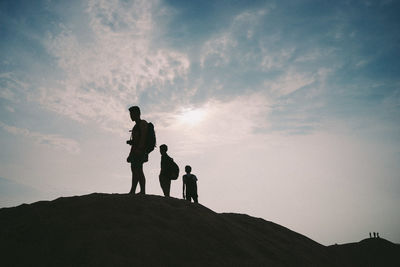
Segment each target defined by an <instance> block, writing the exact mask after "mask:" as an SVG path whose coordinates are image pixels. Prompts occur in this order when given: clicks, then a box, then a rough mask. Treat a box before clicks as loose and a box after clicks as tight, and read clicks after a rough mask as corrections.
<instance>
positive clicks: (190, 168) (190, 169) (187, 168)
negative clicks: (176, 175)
mask: <svg viewBox="0 0 400 267" xmlns="http://www.w3.org/2000/svg"><path fill="white" fill-rule="evenodd" d="M191 171H192V167H190V166H189V165H186V166H185V172H186V173H187V174H189V173H190V172H191Z"/></svg>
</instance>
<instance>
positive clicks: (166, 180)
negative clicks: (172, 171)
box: [165, 178, 171, 197]
mask: <svg viewBox="0 0 400 267" xmlns="http://www.w3.org/2000/svg"><path fill="white" fill-rule="evenodd" d="M170 190H171V180H170V179H168V178H166V179H165V191H166V194H165V196H166V197H169V192H170Z"/></svg>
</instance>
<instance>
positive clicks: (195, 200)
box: [193, 195, 199, 203]
mask: <svg viewBox="0 0 400 267" xmlns="http://www.w3.org/2000/svg"><path fill="white" fill-rule="evenodd" d="M193 202H194V203H199V202H198V201H197V195H194V196H193Z"/></svg>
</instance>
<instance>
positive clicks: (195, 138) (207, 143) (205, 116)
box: [158, 93, 271, 153]
mask: <svg viewBox="0 0 400 267" xmlns="http://www.w3.org/2000/svg"><path fill="white" fill-rule="evenodd" d="M270 107H271V103H270V100H269V99H268V98H267V97H266V96H265V95H263V94H261V93H254V94H251V95H245V96H239V97H236V98H233V99H231V100H229V101H220V100H217V99H210V100H209V101H207V102H206V103H204V104H202V105H201V106H197V107H186V108H182V109H181V110H177V111H176V113H174V114H170V113H168V114H166V115H162V114H158V117H160V118H164V122H163V123H162V124H161V125H160V127H159V129H158V130H159V133H160V136H168V137H169V138H170V140H166V141H165V142H167V141H168V142H169V143H172V144H174V147H177V148H178V150H179V151H180V153H203V152H205V151H207V149H208V148H210V147H218V146H224V145H238V144H239V143H240V142H242V140H244V139H247V138H251V137H252V136H255V135H256V134H257V133H256V132H257V129H259V128H266V127H268V126H269V122H268V114H269V112H270ZM161 142H162V141H161Z"/></svg>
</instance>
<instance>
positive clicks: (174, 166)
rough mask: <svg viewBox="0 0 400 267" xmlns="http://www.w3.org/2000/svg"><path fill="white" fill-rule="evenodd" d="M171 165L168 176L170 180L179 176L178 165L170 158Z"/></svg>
mask: <svg viewBox="0 0 400 267" xmlns="http://www.w3.org/2000/svg"><path fill="white" fill-rule="evenodd" d="M170 164H171V166H170V176H169V178H170V179H171V180H176V179H178V177H179V166H178V164H176V163H175V161H174V160H173V159H172V158H171V163H170Z"/></svg>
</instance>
